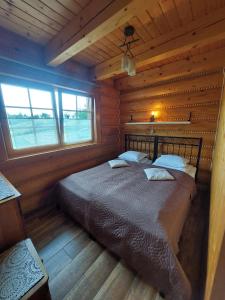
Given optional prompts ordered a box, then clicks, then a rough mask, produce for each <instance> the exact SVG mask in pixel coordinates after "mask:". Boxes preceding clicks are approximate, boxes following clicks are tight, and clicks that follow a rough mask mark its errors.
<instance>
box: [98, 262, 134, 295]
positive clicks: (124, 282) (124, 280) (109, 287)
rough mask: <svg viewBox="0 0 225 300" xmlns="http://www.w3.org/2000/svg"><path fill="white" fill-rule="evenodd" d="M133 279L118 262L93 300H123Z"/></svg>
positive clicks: (130, 273)
mask: <svg viewBox="0 0 225 300" xmlns="http://www.w3.org/2000/svg"><path fill="white" fill-rule="evenodd" d="M133 279H134V274H133V273H132V272H131V271H130V270H129V269H128V268H126V266H124V265H123V263H121V262H119V263H118V264H117V265H116V267H115V268H114V269H113V271H112V273H111V274H110V276H109V277H108V278H107V280H106V281H105V283H104V285H103V286H102V287H101V289H100V290H99V291H98V293H97V295H96V296H95V297H94V299H93V300H105V299H107V300H115V299H117V300H122V299H124V297H125V295H126V293H127V290H128V289H129V287H130V285H131V283H132V281H133Z"/></svg>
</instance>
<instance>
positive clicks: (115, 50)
mask: <svg viewBox="0 0 225 300" xmlns="http://www.w3.org/2000/svg"><path fill="white" fill-rule="evenodd" d="M96 44H97V45H98V46H99V47H100V48H101V49H102V50H104V52H106V53H108V55H109V56H110V57H113V56H115V55H117V54H119V53H121V51H120V49H119V47H116V46H115V45H114V44H113V43H110V41H109V40H107V39H106V38H103V39H101V40H100V41H98V42H97V43H96Z"/></svg>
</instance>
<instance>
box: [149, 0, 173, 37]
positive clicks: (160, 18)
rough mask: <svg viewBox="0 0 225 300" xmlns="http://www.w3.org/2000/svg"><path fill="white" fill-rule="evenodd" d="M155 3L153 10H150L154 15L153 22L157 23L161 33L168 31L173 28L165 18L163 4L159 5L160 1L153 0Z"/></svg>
mask: <svg viewBox="0 0 225 300" xmlns="http://www.w3.org/2000/svg"><path fill="white" fill-rule="evenodd" d="M151 1H152V3H153V4H154V5H152V8H151V10H148V12H149V14H150V16H151V17H152V20H153V22H154V23H155V25H156V27H157V28H158V31H159V32H160V34H165V33H168V32H169V31H170V30H171V28H170V25H169V23H168V21H167V19H166V18H165V16H164V14H163V11H162V9H161V6H160V5H159V3H158V1H156V0H151Z"/></svg>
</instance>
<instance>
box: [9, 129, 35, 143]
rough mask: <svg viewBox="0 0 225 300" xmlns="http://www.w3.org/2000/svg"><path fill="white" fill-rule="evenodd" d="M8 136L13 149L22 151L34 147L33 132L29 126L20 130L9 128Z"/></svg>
mask: <svg viewBox="0 0 225 300" xmlns="http://www.w3.org/2000/svg"><path fill="white" fill-rule="evenodd" d="M29 125H30V124H29ZM10 135H11V140H12V144H13V148H14V149H23V148H30V147H34V146H36V142H35V136H34V130H33V128H32V127H31V126H27V127H24V128H21V129H15V128H14V127H11V128H10Z"/></svg>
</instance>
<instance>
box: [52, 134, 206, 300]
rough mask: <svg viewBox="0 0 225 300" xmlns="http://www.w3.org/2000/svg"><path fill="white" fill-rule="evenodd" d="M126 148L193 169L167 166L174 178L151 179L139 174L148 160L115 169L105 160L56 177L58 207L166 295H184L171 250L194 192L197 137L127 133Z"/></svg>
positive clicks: (186, 287) (187, 291)
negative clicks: (181, 159) (175, 157)
mask: <svg viewBox="0 0 225 300" xmlns="http://www.w3.org/2000/svg"><path fill="white" fill-rule="evenodd" d="M143 147H144V149H143ZM125 149H126V150H128V149H135V150H137V149H138V150H142V151H143V150H145V152H148V154H149V159H151V160H152V161H154V160H155V159H156V158H157V157H158V156H159V155H161V154H162V153H177V154H178V153H179V155H181V154H182V155H183V156H185V157H189V159H190V161H191V162H192V166H193V167H195V168H196V169H195V170H196V174H193V169H192V175H191V174H188V172H183V171H179V170H174V169H168V170H169V172H170V174H171V175H172V176H173V177H174V178H175V180H173V181H156V182H155V181H148V180H147V179H146V176H145V174H144V169H145V168H149V166H151V165H150V164H149V162H144V163H143V162H140V163H139V162H129V165H130V166H129V167H127V168H118V169H111V168H110V167H109V165H108V163H104V164H102V165H99V166H97V167H94V168H91V169H88V170H85V171H82V172H79V173H76V174H72V175H70V176H69V177H67V178H65V179H63V180H61V181H60V182H59V183H58V185H57V195H58V197H59V202H60V206H61V207H62V208H63V209H64V210H65V211H66V212H67V213H68V214H70V215H71V216H72V218H73V219H74V220H75V221H76V222H78V223H80V224H81V225H82V226H83V227H84V228H85V229H86V230H87V231H88V232H90V233H91V234H92V235H93V236H94V237H95V238H96V240H98V241H99V242H100V243H102V244H103V245H105V246H106V247H107V248H108V249H109V250H110V251H112V252H113V253H115V254H117V255H118V256H119V257H121V258H122V259H123V260H124V261H125V262H126V263H127V264H128V265H129V266H130V267H131V268H132V269H133V270H135V271H136V272H138V273H139V274H140V275H141V276H142V277H143V278H144V279H145V280H146V281H147V282H148V283H149V284H151V285H152V286H154V287H155V288H156V289H157V290H159V291H160V292H162V293H163V294H164V295H165V297H166V299H169V300H188V299H190V298H191V286H190V283H189V281H188V279H187V277H186V275H185V273H184V271H183V270H182V267H181V265H180V263H179V261H178V259H177V256H176V254H177V253H178V251H179V247H178V242H179V239H180V235H181V232H182V228H183V225H184V223H185V219H186V217H187V214H188V210H189V207H190V204H191V200H192V198H193V197H194V195H195V193H196V185H195V179H196V178H197V174H198V165H199V159H200V153H201V139H187V138H185V142H184V138H177V137H173V138H171V137H155V136H154V137H147V136H134V135H129V136H126V137H125ZM156 168H157V167H156ZM193 176H194V177H195V178H193Z"/></svg>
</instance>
